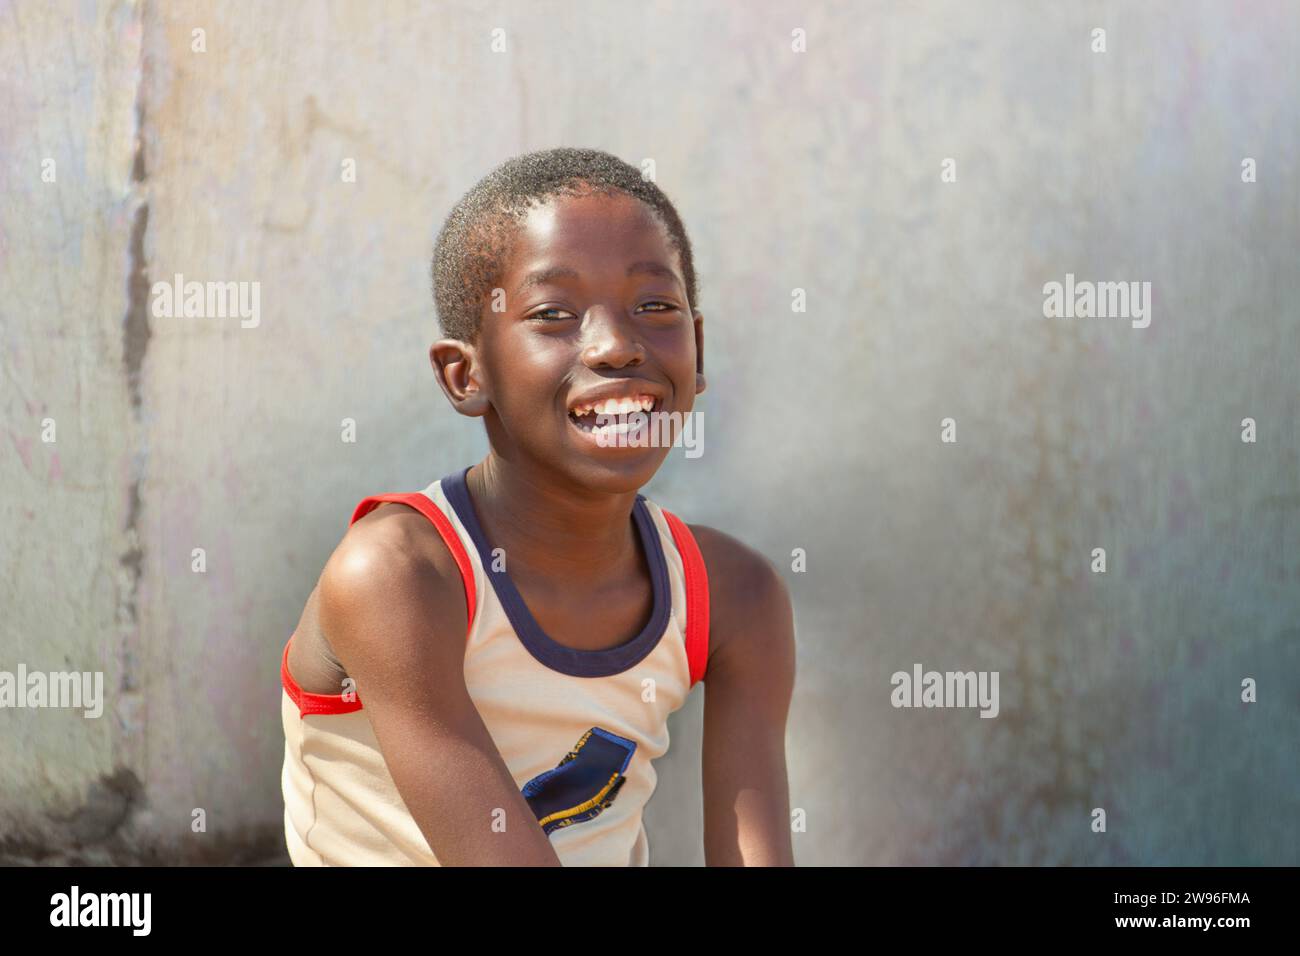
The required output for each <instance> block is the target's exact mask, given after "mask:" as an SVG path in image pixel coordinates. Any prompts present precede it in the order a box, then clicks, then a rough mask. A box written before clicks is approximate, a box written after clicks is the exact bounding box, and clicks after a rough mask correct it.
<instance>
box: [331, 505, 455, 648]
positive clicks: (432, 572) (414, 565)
mask: <svg viewBox="0 0 1300 956" xmlns="http://www.w3.org/2000/svg"><path fill="white" fill-rule="evenodd" d="M320 587H321V591H322V597H323V598H324V599H325V600H326V601H327V603H344V604H351V603H354V602H358V601H373V600H374V598H376V597H382V600H383V601H384V602H385V603H388V604H389V607H390V609H394V610H395V609H396V608H395V607H394V605H406V606H407V607H408V608H420V609H428V610H429V611H431V612H432V611H435V610H436V611H437V612H438V613H439V614H440V615H444V616H446V617H448V618H449V620H448V621H446V622H445V623H446V624H449V625H456V624H459V622H463V621H465V619H466V617H465V616H466V609H465V608H464V599H463V595H462V584H461V574H460V568H459V566H458V565H457V564H456V560H455V558H454V557H453V555H452V554H451V552H450V551H449V550H448V548H447V545H446V543H445V542H444V541H443V539H442V536H441V535H440V534H439V533H438V530H437V529H436V528H435V527H434V526H433V524H432V523H431V522H430V521H429V519H428V518H426V517H425V516H424V515H423V514H421V513H420V512H419V511H417V510H415V508H413V507H411V506H410V505H406V504H403V503H401V502H384V503H382V504H380V505H379V506H378V507H376V508H375V509H374V510H373V511H371V512H369V513H368V514H366V515H364V516H363V517H361V518H359V519H357V520H356V521H355V522H354V523H353V524H351V525H350V526H349V527H348V529H347V531H346V532H345V533H344V535H343V539H342V540H341V541H340V542H339V544H338V546H337V547H336V548H335V549H334V553H333V554H332V555H331V556H330V559H329V561H328V562H327V563H326V566H325V570H324V572H323V573H322V576H321V582H320ZM331 597H333V598H335V600H334V601H333V602H330V600H329V599H330V598H331ZM452 598H455V600H450V599H452ZM452 629H456V628H454V627H453V628H452Z"/></svg>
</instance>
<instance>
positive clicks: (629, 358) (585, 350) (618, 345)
mask: <svg viewBox="0 0 1300 956" xmlns="http://www.w3.org/2000/svg"><path fill="white" fill-rule="evenodd" d="M582 361H583V364H585V365H586V366H587V367H588V368H596V367H597V366H600V365H606V366H609V367H611V368H622V367H623V366H625V365H640V364H641V363H642V362H643V361H645V347H644V346H643V345H642V344H641V343H640V342H639V341H637V338H636V336H635V334H633V330H632V328H631V322H630V320H627V319H625V318H623V317H622V316H620V315H619V314H618V313H617V312H616V311H615V310H613V309H606V308H603V307H601V306H593V307H592V308H590V309H588V310H587V314H586V316H585V317H584V318H583V321H582Z"/></svg>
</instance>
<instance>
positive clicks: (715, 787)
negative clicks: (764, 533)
mask: <svg viewBox="0 0 1300 956" xmlns="http://www.w3.org/2000/svg"><path fill="white" fill-rule="evenodd" d="M691 530H692V531H693V532H694V534H695V537H696V541H697V543H698V544H699V546H700V551H701V553H702V555H703V557H704V561H705V566H706V567H707V568H708V572H709V614H710V627H709V661H708V668H707V670H706V673H705V676H704V686H705V692H704V758H703V759H704V765H703V770H704V861H705V864H706V865H707V866H793V865H794V850H793V847H792V846H791V837H790V791H789V783H788V781H787V777H786V766H785V725H786V717H787V715H788V713H789V709H790V698H791V695H792V693H793V691H794V675H795V642H794V612H793V609H792V608H791V605H790V596H789V593H788V592H787V591H786V587H785V582H784V581H782V580H781V576H780V574H779V573H777V571H776V569H775V568H773V567H772V565H771V564H770V563H768V561H767V560H766V559H764V558H763V557H762V556H761V555H759V554H758V553H757V552H755V551H753V550H752V549H750V548H748V547H746V546H745V545H743V544H741V543H740V542H739V541H736V540H735V539H734V538H731V537H730V536H728V535H725V534H723V533H722V532H720V531H715V530H714V529H712V528H705V527H699V526H694V525H693V526H691Z"/></svg>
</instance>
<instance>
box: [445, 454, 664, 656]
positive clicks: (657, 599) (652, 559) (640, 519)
mask: <svg viewBox="0 0 1300 956" xmlns="http://www.w3.org/2000/svg"><path fill="white" fill-rule="evenodd" d="M470 467H471V468H472V467H473V466H472V465H471V466H470ZM468 473H469V468H466V469H465V470H464V471H461V472H459V473H455V474H451V475H448V476H447V477H446V478H443V479H442V482H441V485H442V491H443V493H444V494H445V495H446V496H447V500H448V501H450V502H451V506H452V507H453V508H454V509H455V510H456V514H457V516H458V517H459V518H460V520H461V524H463V525H464V526H465V530H466V531H468V532H469V536H470V538H471V539H473V541H474V547H475V548H477V549H478V554H479V559H480V561H481V562H482V564H483V572H484V573H485V574H486V575H487V576H488V579H489V580H490V581H491V582H492V587H493V589H494V590H495V591H496V594H497V598H498V599H499V600H500V601H501V606H502V607H503V608H504V609H505V612H506V617H508V618H509V619H510V623H511V625H512V626H513V627H514V629H515V633H516V634H517V635H518V636H519V640H520V642H521V643H523V645H524V647H525V648H527V649H528V652H529V653H530V654H532V655H533V657H534V658H536V659H537V660H538V661H539V662H540V663H542V664H545V665H546V666H547V667H549V668H551V669H552V670H556V671H559V672H560V673H562V674H569V675H571V676H573V677H610V676H613V675H614V674H621V673H622V672H623V671H625V670H627V669H628V668H630V667H633V666H634V665H636V664H638V663H640V662H641V661H642V660H643V659H645V657H646V656H647V655H648V654H649V653H650V652H651V651H652V650H654V649H655V646H656V645H657V644H658V643H659V639H660V638H661V637H663V634H664V631H665V629H666V628H667V627H668V616H669V614H671V613H672V598H671V595H670V593H669V586H668V562H667V561H666V560H665V559H664V550H663V544H662V542H661V541H660V539H659V529H658V528H657V527H656V526H655V523H654V519H653V518H651V517H650V512H649V509H647V508H646V504H645V496H644V495H637V496H636V503H635V504H634V505H633V507H632V517H633V520H634V523H635V525H636V529H637V533H638V535H639V537H640V539H641V548H642V551H643V553H644V554H645V559H646V564H647V566H648V567H649V568H650V583H651V589H652V591H653V593H654V607H653V608H652V609H651V611H650V619H649V620H648V621H646V624H645V627H643V628H642V629H641V633H640V634H638V635H637V636H636V637H634V638H632V640H630V641H628V642H627V643H625V644H620V645H618V646H617V647H610V648H606V649H604V650H594V651H589V650H580V649H578V648H573V647H566V646H565V645H563V644H560V643H559V642H557V641H556V640H555V639H554V638H552V637H551V636H550V635H549V634H547V633H546V632H545V631H543V630H542V628H541V625H540V624H538V623H537V621H536V619H535V618H534V617H533V614H532V612H531V611H530V610H528V605H527V604H525V603H524V599H523V596H522V595H521V594H520V593H519V590H518V589H517V588H516V587H515V583H514V581H512V580H511V579H510V575H509V573H508V572H507V571H504V570H503V571H493V570H492V548H491V546H490V545H489V543H488V540H487V538H486V536H485V535H484V534H483V527H482V525H480V524H479V521H478V514H477V512H476V511H475V510H474V501H473V499H471V498H470V495H469V489H468V487H467V486H466V484H465V476H466V475H467V474H468Z"/></svg>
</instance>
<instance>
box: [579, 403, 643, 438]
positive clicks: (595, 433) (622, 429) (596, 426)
mask: <svg viewBox="0 0 1300 956" xmlns="http://www.w3.org/2000/svg"><path fill="white" fill-rule="evenodd" d="M662 407H663V399H662V398H660V397H658V396H656V395H652V394H650V393H649V392H640V393H636V394H633V395H628V396H624V397H618V398H603V399H595V400H590V401H582V400H579V401H577V402H575V403H574V404H572V405H570V406H569V424H571V425H573V427H575V428H577V429H578V430H579V431H580V432H582V433H583V434H584V435H588V436H591V437H593V438H604V439H617V438H618V437H620V436H626V435H628V434H629V433H631V432H632V431H633V430H637V429H640V428H645V427H647V423H648V422H649V417H650V415H652V414H653V413H654V412H657V411H659V410H660V409H661V408H662ZM638 414H639V415H640V416H641V418H640V419H639V420H638V419H637V418H636V417H634V416H637V415H638Z"/></svg>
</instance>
